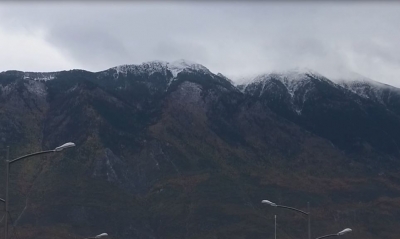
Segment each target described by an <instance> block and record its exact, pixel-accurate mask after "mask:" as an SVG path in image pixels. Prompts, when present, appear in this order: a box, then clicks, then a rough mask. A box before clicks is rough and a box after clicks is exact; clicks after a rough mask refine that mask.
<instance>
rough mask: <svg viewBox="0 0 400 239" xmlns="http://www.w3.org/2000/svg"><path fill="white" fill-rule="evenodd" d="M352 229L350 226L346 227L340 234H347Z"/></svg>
mask: <svg viewBox="0 0 400 239" xmlns="http://www.w3.org/2000/svg"><path fill="white" fill-rule="evenodd" d="M351 231H352V230H351V229H350V228H346V229H344V230H343V231H340V232H338V234H337V235H338V236H341V235H344V234H346V233H349V232H351Z"/></svg>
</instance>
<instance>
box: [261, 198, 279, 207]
mask: <svg viewBox="0 0 400 239" xmlns="http://www.w3.org/2000/svg"><path fill="white" fill-rule="evenodd" d="M261 203H264V204H268V205H270V206H273V207H276V206H277V205H276V204H275V203H273V202H271V201H268V200H262V201H261Z"/></svg>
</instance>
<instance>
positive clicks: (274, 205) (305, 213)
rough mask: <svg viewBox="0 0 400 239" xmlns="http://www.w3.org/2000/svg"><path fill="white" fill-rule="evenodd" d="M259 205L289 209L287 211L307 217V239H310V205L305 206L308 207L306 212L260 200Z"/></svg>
mask: <svg viewBox="0 0 400 239" xmlns="http://www.w3.org/2000/svg"><path fill="white" fill-rule="evenodd" d="M261 203H264V204H268V205H270V206H272V207H280V208H285V209H289V210H292V211H296V212H300V213H302V214H304V215H307V217H308V239H311V227H310V204H309V203H308V204H307V205H308V212H305V211H302V210H299V209H296V208H293V207H288V206H283V205H278V204H276V203H273V202H271V201H268V200H262V201H261Z"/></svg>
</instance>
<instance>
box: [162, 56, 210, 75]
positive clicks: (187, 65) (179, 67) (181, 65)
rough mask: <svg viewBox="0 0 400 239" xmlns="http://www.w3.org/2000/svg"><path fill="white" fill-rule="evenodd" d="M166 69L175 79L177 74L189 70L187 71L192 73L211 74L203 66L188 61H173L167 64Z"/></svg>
mask: <svg viewBox="0 0 400 239" xmlns="http://www.w3.org/2000/svg"><path fill="white" fill-rule="evenodd" d="M167 68H168V70H170V71H171V73H172V75H173V76H174V78H175V77H177V75H178V73H180V72H182V71H184V70H186V69H189V70H194V71H202V72H204V73H211V72H210V71H209V70H208V69H207V68H206V67H205V66H203V65H201V64H198V63H195V62H192V61H188V60H183V59H180V60H177V61H173V62H171V63H167Z"/></svg>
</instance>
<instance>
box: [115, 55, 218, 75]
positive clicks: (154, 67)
mask: <svg viewBox="0 0 400 239" xmlns="http://www.w3.org/2000/svg"><path fill="white" fill-rule="evenodd" d="M111 69H113V70H115V71H116V74H115V77H118V75H119V74H123V75H125V76H126V75H127V74H128V72H129V73H133V74H142V73H146V74H149V75H151V74H153V73H155V72H166V70H168V71H170V72H171V73H172V76H173V78H176V77H177V75H178V74H179V73H180V72H182V71H185V70H190V71H198V72H203V73H208V74H211V72H210V71H209V70H208V69H207V68H206V67H205V66H203V65H201V64H198V63H195V62H192V61H188V60H183V59H180V60H177V61H173V62H166V61H150V62H143V63H142V64H140V65H120V66H116V67H113V68H111Z"/></svg>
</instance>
